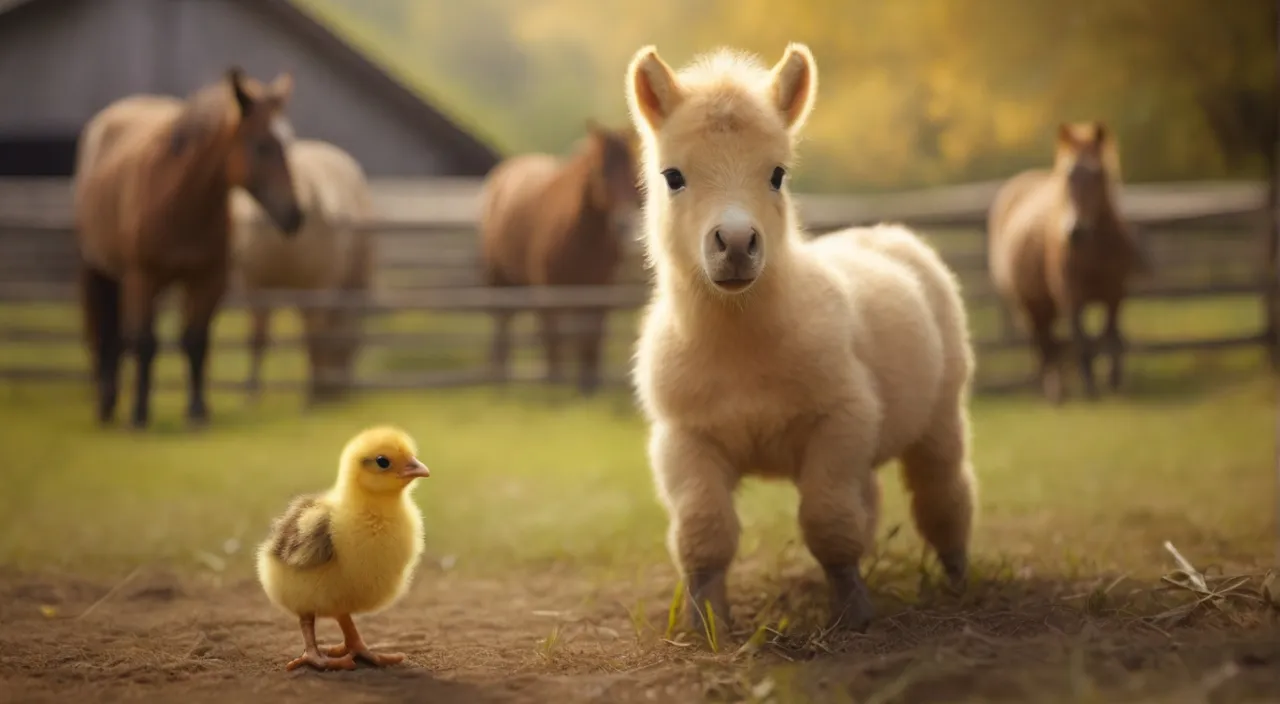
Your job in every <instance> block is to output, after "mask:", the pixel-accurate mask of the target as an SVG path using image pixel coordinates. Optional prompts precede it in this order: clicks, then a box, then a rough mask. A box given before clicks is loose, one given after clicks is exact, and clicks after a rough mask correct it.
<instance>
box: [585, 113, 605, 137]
mask: <svg viewBox="0 0 1280 704" xmlns="http://www.w3.org/2000/svg"><path fill="white" fill-rule="evenodd" d="M584 125H585V126H586V128H587V134H600V133H601V132H603V131H604V130H602V129H601V128H600V123H599V122H596V118H594V117H588V118H587V119H586V122H585V123H584Z"/></svg>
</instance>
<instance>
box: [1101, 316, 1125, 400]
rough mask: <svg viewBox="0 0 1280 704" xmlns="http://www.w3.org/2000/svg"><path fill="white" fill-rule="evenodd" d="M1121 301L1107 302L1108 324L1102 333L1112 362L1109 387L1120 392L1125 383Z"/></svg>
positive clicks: (1108, 379) (1108, 381)
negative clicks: (1122, 384) (1121, 385)
mask: <svg viewBox="0 0 1280 704" xmlns="http://www.w3.org/2000/svg"><path fill="white" fill-rule="evenodd" d="M1120 306H1121V301H1120V299H1116V300H1113V301H1107V322H1106V327H1105V328H1104V329H1103V332H1102V339H1103V341H1104V342H1105V343H1106V346H1107V356H1108V357H1109V358H1110V360H1111V368H1110V369H1109V370H1108V376H1107V385H1108V386H1110V387H1111V390H1112V391H1119V390H1120V384H1121V383H1123V381H1124V354H1125V352H1124V336H1123V335H1122V334H1121V333H1120Z"/></svg>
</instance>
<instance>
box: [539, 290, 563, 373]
mask: <svg viewBox="0 0 1280 704" xmlns="http://www.w3.org/2000/svg"><path fill="white" fill-rule="evenodd" d="M538 320H539V321H540V322H541V324H542V344H543V346H544V347H545V348H546V355H547V376H546V382H547V383H548V384H559V383H560V381H561V380H562V379H563V378H564V374H563V372H562V371H561V369H560V315H559V311H556V310H553V309H550V308H547V309H543V310H541V311H538Z"/></svg>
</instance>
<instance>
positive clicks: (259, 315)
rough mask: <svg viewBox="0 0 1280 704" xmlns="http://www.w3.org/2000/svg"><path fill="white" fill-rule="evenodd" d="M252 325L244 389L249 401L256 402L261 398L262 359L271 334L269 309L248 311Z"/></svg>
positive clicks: (258, 307) (260, 308)
mask: <svg viewBox="0 0 1280 704" xmlns="http://www.w3.org/2000/svg"><path fill="white" fill-rule="evenodd" d="M249 317H250V323H251V325H252V328H251V332H250V337H249V378H248V379H247V380H246V381H245V387H246V389H247V390H248V392H249V400H251V401H253V402H257V401H259V400H260V399H261V398H262V358H263V357H264V356H265V355H266V352H267V343H268V340H269V337H270V332H271V308H270V307H268V306H254V307H253V309H252V310H250V311H249Z"/></svg>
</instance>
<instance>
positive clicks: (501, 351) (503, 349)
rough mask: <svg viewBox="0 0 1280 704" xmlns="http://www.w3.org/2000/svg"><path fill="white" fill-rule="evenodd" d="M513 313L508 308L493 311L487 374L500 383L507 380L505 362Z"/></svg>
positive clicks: (506, 362) (509, 350)
mask: <svg viewBox="0 0 1280 704" xmlns="http://www.w3.org/2000/svg"><path fill="white" fill-rule="evenodd" d="M514 317H515V314H514V313H512V312H511V311H509V310H497V311H494V313H493V341H492V343H491V345H490V348H489V369H490V371H489V374H490V376H491V377H492V379H493V381H496V382H498V383H501V384H505V383H506V382H507V364H508V358H509V357H510V356H511V319H512V318H514Z"/></svg>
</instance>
